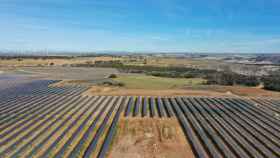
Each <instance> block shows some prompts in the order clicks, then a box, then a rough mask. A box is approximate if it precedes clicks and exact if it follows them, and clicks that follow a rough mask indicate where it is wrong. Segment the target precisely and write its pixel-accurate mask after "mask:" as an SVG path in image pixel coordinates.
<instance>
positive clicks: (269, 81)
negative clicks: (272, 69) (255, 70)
mask: <svg viewBox="0 0 280 158" xmlns="http://www.w3.org/2000/svg"><path fill="white" fill-rule="evenodd" d="M262 81H263V85H264V89H267V90H273V91H280V75H273V76H267V77H264V78H263V79H262Z"/></svg>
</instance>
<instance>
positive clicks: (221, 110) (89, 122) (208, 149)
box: [0, 76, 280, 158]
mask: <svg viewBox="0 0 280 158" xmlns="http://www.w3.org/2000/svg"><path fill="white" fill-rule="evenodd" d="M7 77H10V76H5V77H1V78H0V80H1V82H0V87H1V89H0V157H1V158H2V157H3V158H6V157H11V158H15V157H38V158H41V157H42V158H44V157H46V158H47V157H55V158H60V157H71V158H76V157H98V158H103V157H109V158H130V157H139V158H142V157H143V158H150V157H176V158H180V157H182V158H183V157H200V158H204V157H206V158H207V157H209V158H210V157H211V158H214V157H215V158H216V157H242V158H243V157H245V158H247V157H248V158H251V157H257V158H262V157H263V158H265V157H271V158H274V157H275V158H277V157H280V121H279V120H280V100H278V99H262V98H241V97H190V96H153V95H150V96H103V95H92V96H85V95H82V94H83V93H84V92H85V91H87V90H88V89H89V88H90V87H89V86H84V85H75V86H73V85H64V86H55V84H56V83H58V82H59V81H60V80H50V79H35V78H33V79H32V80H28V79H27V81H24V80H21V79H18V78H15V77H10V78H8V79H7ZM5 80H9V82H10V83H9V84H7V82H6V81H5ZM3 86H5V87H3Z"/></svg>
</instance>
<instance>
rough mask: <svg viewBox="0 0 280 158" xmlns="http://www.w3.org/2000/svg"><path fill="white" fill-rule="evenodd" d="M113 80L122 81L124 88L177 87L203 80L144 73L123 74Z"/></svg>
mask: <svg viewBox="0 0 280 158" xmlns="http://www.w3.org/2000/svg"><path fill="white" fill-rule="evenodd" d="M115 80H116V81H118V82H122V83H124V85H125V88H131V89H177V88H183V87H184V86H196V85H201V84H203V83H204V82H205V80H203V79H200V78H191V79H178V78H177V79H175V78H163V77H154V76H145V75H130V76H128V75H124V76H119V77H118V78H116V79H115Z"/></svg>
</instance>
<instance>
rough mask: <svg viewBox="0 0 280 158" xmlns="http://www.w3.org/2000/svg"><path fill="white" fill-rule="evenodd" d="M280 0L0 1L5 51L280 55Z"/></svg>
mask: <svg viewBox="0 0 280 158" xmlns="http://www.w3.org/2000/svg"><path fill="white" fill-rule="evenodd" d="M279 8H280V1H279V0H211V1H209V0H98V1H97V0H0V28H1V29H0V50H50V51H52V50H56V51H102V50H114V51H178V52H179V51H195V52H240V53H242V52H245V53H247V52H258V53H280V9H279Z"/></svg>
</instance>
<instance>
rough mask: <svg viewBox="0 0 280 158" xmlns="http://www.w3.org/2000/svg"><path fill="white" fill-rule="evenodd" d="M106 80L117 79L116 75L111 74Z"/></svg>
mask: <svg viewBox="0 0 280 158" xmlns="http://www.w3.org/2000/svg"><path fill="white" fill-rule="evenodd" d="M108 78H117V75H116V74H111V75H109V77H108Z"/></svg>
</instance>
